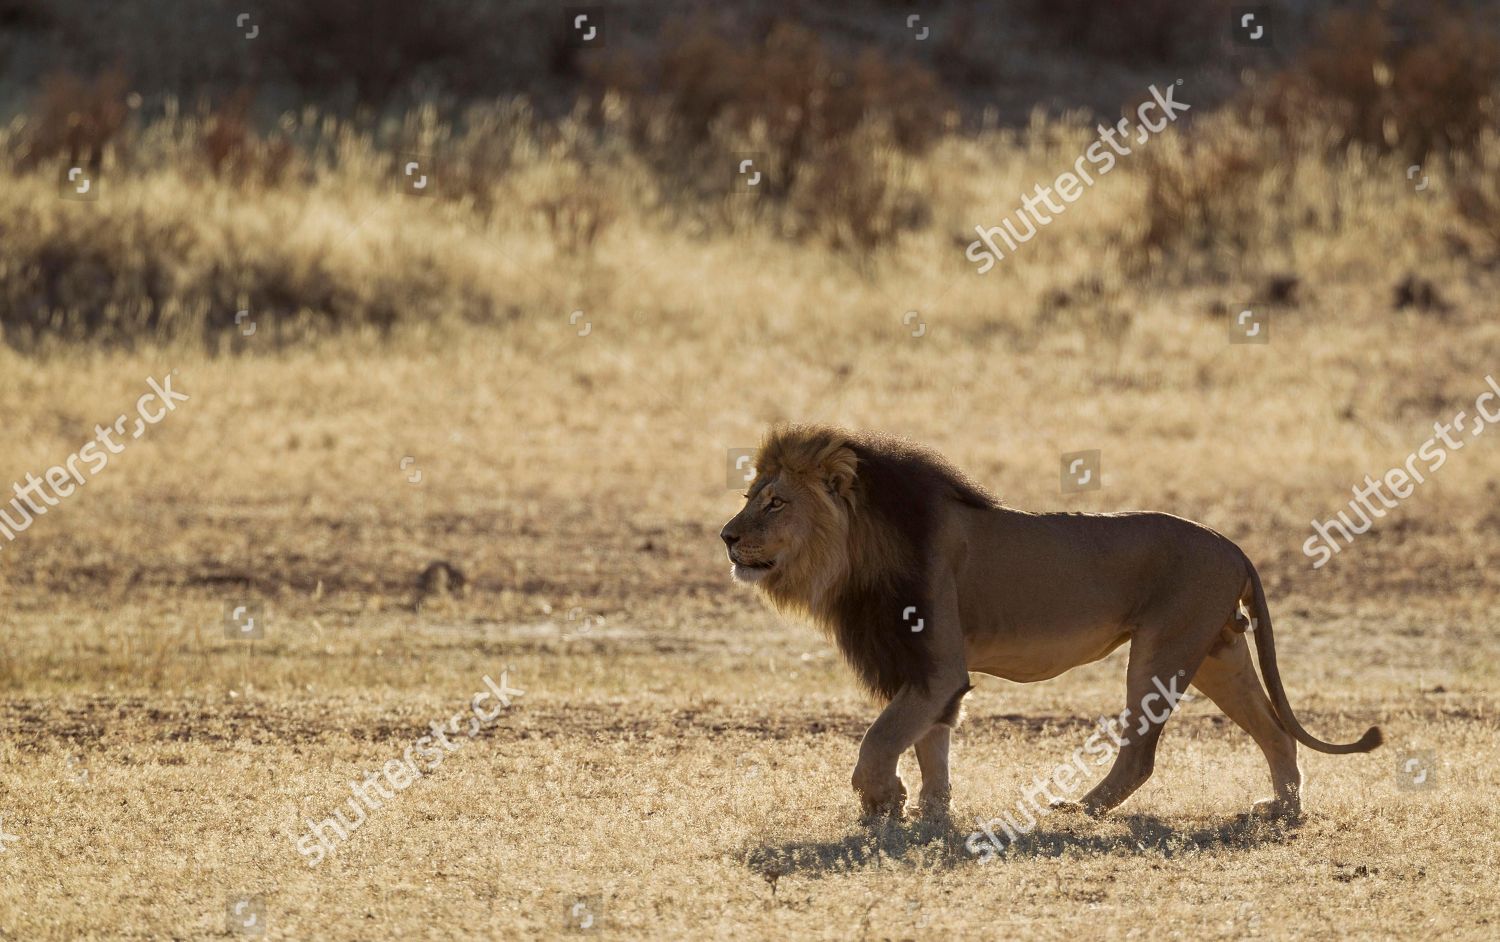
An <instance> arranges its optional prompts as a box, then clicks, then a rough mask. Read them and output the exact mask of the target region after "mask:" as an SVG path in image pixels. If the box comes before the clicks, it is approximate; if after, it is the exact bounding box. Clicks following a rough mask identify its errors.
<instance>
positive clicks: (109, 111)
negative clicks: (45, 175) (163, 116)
mask: <svg viewBox="0 0 1500 942" xmlns="http://www.w3.org/2000/svg"><path fill="white" fill-rule="evenodd" d="M128 93H129V82H128V80H127V79H126V77H125V74H124V73H123V72H121V71H119V70H118V69H111V70H109V71H106V72H102V73H100V74H99V75H97V76H94V77H93V78H84V77H82V76H79V75H75V74H74V73H72V72H56V73H53V74H52V75H50V76H48V77H47V78H46V79H45V80H44V81H43V82H42V88H41V93H40V94H39V95H38V97H37V101H36V104H35V105H34V106H33V108H32V110H31V117H30V118H28V119H27V122H26V126H25V128H24V130H23V133H22V135H21V139H20V142H19V146H18V149H17V151H16V166H17V167H18V168H20V169H22V170H29V169H34V168H37V167H40V166H42V165H44V164H48V163H50V162H53V161H57V162H59V163H60V162H61V161H62V160H63V159H66V161H67V163H68V164H69V165H71V166H78V167H88V168H89V169H90V170H92V171H94V172H95V173H97V172H98V170H99V168H100V167H101V166H102V165H103V163H104V156H105V152H106V150H108V149H109V148H111V147H118V146H120V144H121V143H122V131H123V130H124V127H125V120H126V118H127V117H128V116H129V113H130V108H129V105H128V104H127V101H126V98H127V95H128Z"/></svg>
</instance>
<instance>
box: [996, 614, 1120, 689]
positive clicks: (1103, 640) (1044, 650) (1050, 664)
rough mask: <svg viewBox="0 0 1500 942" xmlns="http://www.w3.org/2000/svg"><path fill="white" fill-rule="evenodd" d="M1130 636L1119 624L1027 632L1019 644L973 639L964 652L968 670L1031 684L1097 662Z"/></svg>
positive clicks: (1005, 639)
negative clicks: (1074, 629)
mask: <svg viewBox="0 0 1500 942" xmlns="http://www.w3.org/2000/svg"><path fill="white" fill-rule="evenodd" d="M1129 638H1130V634H1129V632H1127V631H1122V630H1121V629H1120V626H1118V625H1115V626H1112V627H1109V628H1104V629H1101V630H1097V631H1082V632H1060V633H1049V634H1026V635H1025V637H1024V639H1022V641H1021V643H1007V641H1009V640H1011V639H1007V638H1004V637H1001V636H991V637H988V638H979V639H973V641H971V642H970V643H969V645H968V650H967V652H966V653H967V655H968V662H969V670H971V671H975V672H977V673H981V674H989V675H991V676H993V677H1003V678H1004V679H1006V680H1014V681H1016V682H1018V683H1030V682H1032V681H1038V680H1050V679H1051V678H1053V677H1056V676H1058V675H1059V674H1062V673H1065V672H1067V671H1069V670H1071V669H1073V668H1075V667H1077V666H1079V665H1080V664H1088V663H1090V662H1092V661H1097V660H1099V659H1100V658H1102V657H1105V656H1107V655H1108V654H1109V653H1110V652H1111V651H1113V650H1114V649H1115V648H1118V647H1119V646H1120V645H1122V644H1124V643H1125V642H1126V641H1127V640H1129Z"/></svg>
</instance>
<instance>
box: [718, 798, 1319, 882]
mask: <svg viewBox="0 0 1500 942" xmlns="http://www.w3.org/2000/svg"><path fill="white" fill-rule="evenodd" d="M1115 820H1116V821H1118V823H1119V824H1123V825H1124V828H1125V831H1124V833H1121V832H1120V828H1119V826H1118V825H1115V826H1111V827H1110V828H1109V830H1108V832H1107V833H1101V832H1099V831H1097V830H1090V828H1091V827H1097V826H1098V823H1096V822H1093V821H1090V820H1088V819H1079V823H1078V824H1077V825H1076V826H1075V827H1062V828H1055V829H1045V828H1039V829H1037V830H1034V831H1032V832H1030V833H1028V834H1023V835H1021V836H1020V837H1019V838H1018V839H1017V840H1015V841H1014V842H1011V843H1009V844H1008V845H1007V846H1006V847H1005V849H1004V851H1003V852H1002V853H1001V854H999V855H998V856H997V859H1000V860H1014V859H1034V858H1041V857H1060V856H1062V855H1063V854H1065V853H1067V852H1069V851H1082V852H1083V853H1086V854H1099V855H1118V856H1126V855H1132V856H1143V855H1149V854H1158V855H1160V856H1162V857H1166V858H1170V857H1175V856H1177V855H1179V854H1183V853H1188V852H1196V851H1204V850H1249V849H1252V848H1255V847H1262V846H1267V845H1274V844H1282V843H1286V842H1287V841H1289V840H1292V839H1293V837H1294V835H1295V828H1296V826H1295V825H1288V824H1277V823H1270V822H1266V821H1262V820H1260V819H1257V818H1253V817H1251V816H1249V815H1243V814H1242V815H1238V816H1237V817H1235V818H1233V819H1231V820H1229V821H1225V822H1221V823H1219V824H1212V825H1207V826H1201V827H1188V828H1183V827H1175V826H1173V825H1171V824H1169V823H1167V822H1166V821H1164V820H1162V819H1161V818H1158V817H1155V816H1152V815H1140V814H1137V815H1128V816H1125V817H1122V818H1119V819H1115ZM975 834H979V839H978V840H977V841H975V846H976V847H991V846H992V845H991V844H990V843H989V841H988V840H987V839H986V838H985V837H984V836H983V834H982V833H981V832H977V831H975V830H973V829H961V828H959V827H957V826H956V825H955V824H954V823H952V822H944V823H933V822H926V821H914V822H891V823H887V824H884V825H882V826H880V827H877V828H872V829H870V830H867V831H864V832H862V833H854V834H848V835H845V836H844V837H842V838H840V839H838V840H830V841H787V842H780V843H766V844H762V845H760V846H758V847H753V848H751V849H749V850H748V851H747V852H746V854H745V862H746V865H747V866H748V867H749V868H750V869H751V870H753V871H755V872H756V873H759V874H761V875H762V876H763V877H765V878H766V879H767V880H768V881H770V882H771V883H773V884H774V883H775V881H776V880H777V879H779V878H780V877H782V876H786V875H787V874H794V873H795V874H802V875H819V876H820V875H824V874H831V873H841V872H848V871H852V870H858V869H861V868H864V867H868V866H872V865H879V864H880V863H881V862H882V861H891V860H897V861H903V860H909V861H913V862H917V861H920V863H921V865H922V866H923V867H931V868H938V869H952V868H957V867H963V866H970V865H975V864H978V863H979V862H980V860H981V854H980V853H976V852H973V851H970V850H969V849H968V847H967V844H968V842H969V841H970V838H971V837H973V835H975ZM986 856H988V855H986Z"/></svg>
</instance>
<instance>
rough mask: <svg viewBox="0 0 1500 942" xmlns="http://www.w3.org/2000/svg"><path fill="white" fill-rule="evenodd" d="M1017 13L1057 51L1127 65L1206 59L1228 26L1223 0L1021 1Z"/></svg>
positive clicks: (1218, 44)
mask: <svg viewBox="0 0 1500 942" xmlns="http://www.w3.org/2000/svg"><path fill="white" fill-rule="evenodd" d="M1021 11H1022V13H1023V15H1025V16H1026V18H1027V19H1029V20H1030V21H1031V22H1032V23H1034V24H1036V26H1037V27H1038V28H1039V29H1040V30H1041V31H1042V32H1043V34H1044V35H1046V36H1047V37H1048V38H1049V39H1050V40H1051V41H1053V42H1054V43H1056V44H1058V45H1060V46H1063V47H1065V48H1067V49H1069V50H1071V51H1074V52H1084V53H1088V54H1090V55H1094V56H1100V57H1104V58H1113V59H1122V60H1127V61H1131V62H1137V61H1140V60H1142V59H1145V60H1148V61H1152V62H1181V61H1192V60H1196V59H1201V58H1204V57H1205V55H1206V54H1208V53H1211V52H1213V51H1214V50H1216V49H1218V48H1219V47H1220V45H1221V43H1222V37H1223V36H1224V34H1225V33H1226V31H1227V28H1228V23H1229V3H1228V2H1227V0H1133V2H1130V3H1101V2H1099V0H1023V2H1022V4H1021Z"/></svg>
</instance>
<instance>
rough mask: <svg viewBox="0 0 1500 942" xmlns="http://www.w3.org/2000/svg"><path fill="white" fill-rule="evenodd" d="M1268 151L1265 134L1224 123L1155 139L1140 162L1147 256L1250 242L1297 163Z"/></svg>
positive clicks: (1143, 238) (1141, 238)
mask: <svg viewBox="0 0 1500 942" xmlns="http://www.w3.org/2000/svg"><path fill="white" fill-rule="evenodd" d="M1264 145H1265V141H1264V136H1263V134H1261V133H1258V132H1257V131H1256V130H1255V129H1252V128H1250V127H1247V126H1245V125H1243V124H1240V123H1237V122H1234V121H1231V120H1226V119H1221V120H1219V121H1215V122H1213V123H1212V127H1201V128H1199V129H1196V130H1195V132H1194V133H1192V134H1189V135H1186V136H1181V137H1175V138H1159V139H1158V140H1156V141H1153V142H1152V145H1151V147H1150V148H1148V149H1146V150H1145V151H1144V152H1142V154H1141V155H1140V157H1139V160H1140V169H1141V173H1142V175H1143V177H1144V179H1145V183H1146V192H1145V197H1144V206H1143V218H1142V221H1141V228H1140V231H1139V239H1138V242H1139V246H1140V247H1141V248H1142V249H1144V250H1145V251H1146V253H1147V255H1148V257H1152V258H1154V257H1157V256H1158V255H1160V254H1161V253H1164V252H1169V251H1174V250H1179V249H1185V250H1187V251H1205V250H1209V249H1212V248H1214V247H1216V246H1221V247H1227V248H1228V249H1230V250H1240V249H1243V248H1244V247H1245V246H1247V245H1248V244H1250V243H1251V242H1252V241H1253V240H1254V238H1255V234H1256V231H1257V230H1258V229H1259V226H1260V221H1261V219H1262V217H1263V216H1264V215H1265V214H1266V212H1267V209H1268V196H1269V193H1270V192H1271V189H1274V188H1275V187H1277V186H1278V185H1284V183H1285V180H1286V178H1287V177H1288V176H1290V174H1291V173H1292V168H1291V166H1289V165H1288V163H1287V161H1288V160H1291V159H1294V158H1290V157H1289V156H1288V155H1277V154H1274V153H1270V152H1268V151H1267V149H1266V147H1265V146H1264ZM1277 181H1281V183H1280V184H1278V182H1277Z"/></svg>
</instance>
